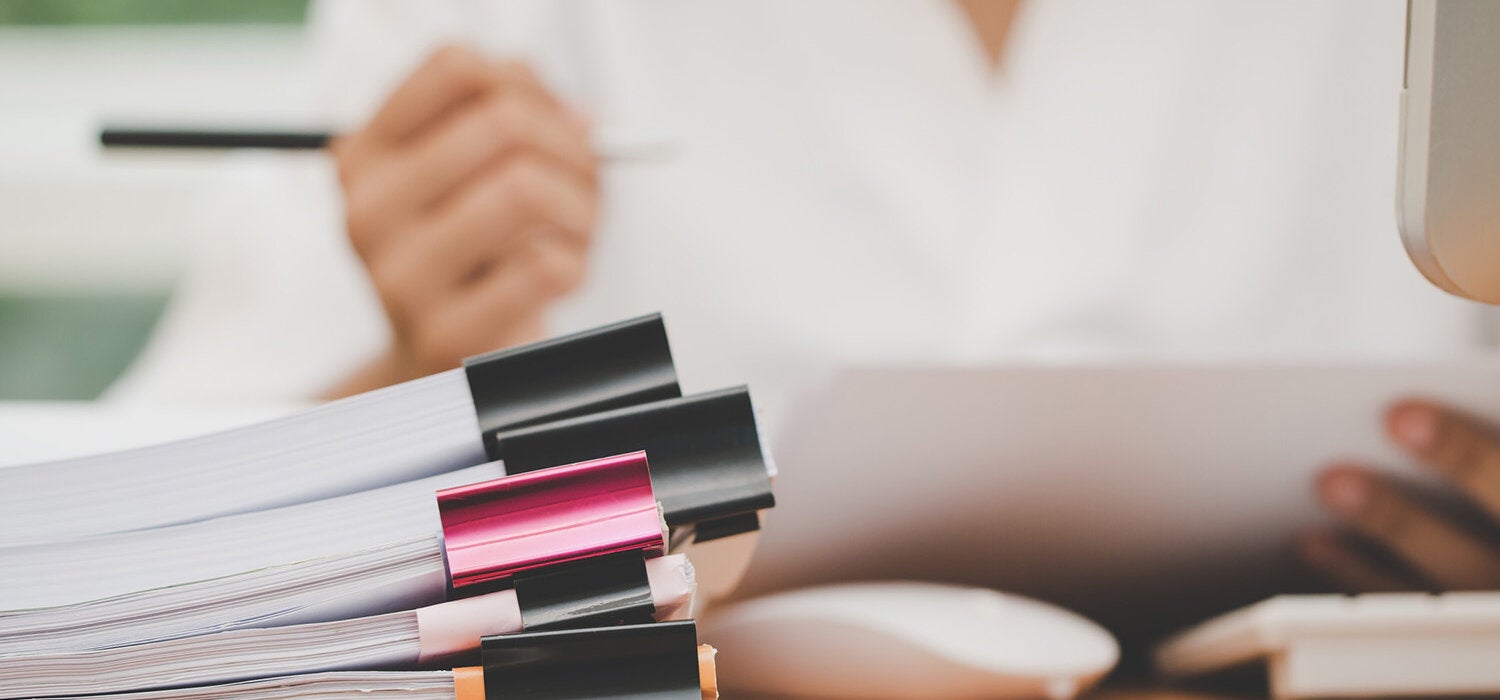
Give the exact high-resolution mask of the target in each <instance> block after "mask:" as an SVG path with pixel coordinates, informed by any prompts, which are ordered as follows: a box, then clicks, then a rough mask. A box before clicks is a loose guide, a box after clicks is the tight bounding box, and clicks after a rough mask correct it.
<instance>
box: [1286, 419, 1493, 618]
mask: <svg viewBox="0 0 1500 700" xmlns="http://www.w3.org/2000/svg"><path fill="white" fill-rule="evenodd" d="M1385 428H1386V433H1387V434H1388V435H1389V437H1390V439H1391V440H1392V441H1393V442H1394V443H1395V444H1396V445H1397V446H1399V447H1400V448H1401V449H1402V450H1404V451H1405V452H1407V453H1408V454H1410V455H1411V456H1412V458H1413V459H1415V460H1416V461H1417V462H1419V463H1421V464H1422V465H1423V466H1425V467H1428V468H1430V469H1432V470H1434V471H1436V472H1437V473H1438V474H1440V475H1441V476H1442V477H1443V478H1444V479H1446V480H1447V481H1448V482H1449V483H1451V484H1453V485H1454V486H1455V487H1456V488H1457V489H1458V490H1459V492H1460V493H1461V494H1462V495H1463V496H1464V497H1465V498H1467V499H1468V500H1469V501H1471V502H1473V504H1474V505H1475V506H1477V507H1478V508H1479V509H1480V510H1482V511H1483V512H1484V514H1485V515H1486V516H1487V517H1488V518H1489V519H1490V520H1491V521H1493V522H1495V523H1500V440H1497V439H1496V436H1495V432H1494V430H1493V429H1492V427H1491V426H1488V425H1485V424H1483V423H1481V422H1479V421H1477V420H1474V419H1473V418H1470V417H1468V416H1465V415H1462V414H1460V413H1458V412H1456V411H1454V410H1451V409H1448V408H1445V407H1443V406H1440V405H1437V404H1434V403H1430V402H1425V401H1404V402H1402V403H1399V404H1397V405H1395V406H1393V407H1392V408H1391V409H1390V411H1388V412H1387V414H1386V421H1385ZM1317 493H1318V498H1319V500H1320V501H1322V503H1323V504H1324V506H1325V507H1327V508H1328V510H1329V511H1331V512H1332V513H1333V514H1334V515H1335V516H1337V517H1338V518H1339V519H1340V520H1341V521H1343V522H1344V523H1345V524H1347V526H1348V527H1349V529H1350V530H1352V531H1353V533H1355V535H1356V536H1357V537H1359V538H1362V539H1364V540H1366V541H1367V542H1368V543H1373V544H1374V545H1376V546H1378V547H1379V548H1381V549H1383V550H1385V551H1386V552H1388V553H1389V554H1391V555H1394V556H1393V559H1394V562H1389V561H1383V559H1386V558H1383V557H1374V556H1369V555H1368V554H1367V553H1365V552H1364V551H1362V549H1367V548H1361V547H1359V546H1354V545H1353V543H1351V542H1349V541H1348V540H1347V539H1346V538H1342V537H1339V536H1337V535H1334V534H1332V533H1314V534H1312V535H1309V536H1308V537H1307V538H1305V539H1304V541H1303V542H1302V554H1303V558H1304V559H1306V560H1307V561H1308V563H1310V564H1312V565H1313V566H1314V567H1315V568H1317V569H1318V570H1319V571H1321V572H1323V573H1324V574H1326V575H1327V576H1328V577H1329V578H1330V579H1332V580H1333V581H1335V582H1337V583H1339V584H1340V585H1342V586H1344V587H1345V588H1346V589H1349V590H1351V591H1379V590H1415V589H1423V590H1482V589H1493V588H1500V548H1497V545H1500V542H1496V541H1495V540H1494V539H1493V538H1492V537H1489V536H1486V535H1482V534H1479V533H1478V532H1475V531H1473V530H1471V529H1469V528H1465V527H1462V526H1460V525H1459V524H1457V523H1456V522H1455V521H1454V520H1453V519H1452V518H1450V517H1447V516H1445V515H1444V514H1443V513H1441V512H1438V511H1436V510H1433V509H1432V507H1431V506H1429V505H1427V504H1424V503H1423V502H1420V501H1418V500H1417V499H1415V498H1413V497H1412V496H1411V495H1410V494H1409V493H1407V492H1406V491H1404V490H1403V489H1401V488H1400V487H1399V486H1397V485H1396V484H1395V483H1394V482H1392V481H1391V480H1390V479H1389V478H1387V477H1384V476H1382V475H1381V474H1379V473H1377V472H1375V471H1374V470H1371V469H1369V468H1367V467H1364V466H1360V465H1338V466H1333V467H1330V468H1328V469H1327V470H1325V471H1324V473H1323V474H1322V475H1321V476H1320V477H1319V479H1318V482H1317ZM1497 531H1500V530H1497Z"/></svg>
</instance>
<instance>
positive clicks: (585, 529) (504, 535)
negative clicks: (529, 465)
mask: <svg viewBox="0 0 1500 700" xmlns="http://www.w3.org/2000/svg"><path fill="white" fill-rule="evenodd" d="M437 502H438V512H439V515H440V516H441V519H442V523H443V539H444V550H445V553H446V555H447V559H448V572H449V576H450V580H451V581H452V584H453V590H454V591H455V592H459V591H463V589H465V588H470V587H473V586H477V585H480V584H487V586H497V585H505V584H506V583H508V582H509V581H510V579H512V578H513V577H514V576H515V575H516V574H519V573H523V572H527V571H532V570H536V569H540V568H543V567H550V566H554V565H558V564H566V563H569V562H577V561H582V560H585V559H590V558H593V557H598V556H602V555H606V554H616V553H621V552H632V551H639V552H641V553H642V555H643V556H655V555H659V554H661V553H662V552H663V550H664V548H665V536H664V525H663V522H662V517H661V514H660V511H659V510H658V508H657V504H656V495H655V493H654V492H653V491H652V489H651V473H650V471H649V469H648V468H647V462H646V453H645V452H632V453H630V454H624V455H617V456H614V457H605V458H603V459H595V460H590V461H587V462H579V463H577V464H569V465H565V466H560V467H551V468H548V469H541V470H538V471H534V472H525V473H522V474H514V475H511V476H506V477H502V478H499V479H495V480H493V481H487V482H484V483H479V484H470V485H468V486H459V487H455V488H451V489H444V490H442V491H439V492H438V493H437Z"/></svg>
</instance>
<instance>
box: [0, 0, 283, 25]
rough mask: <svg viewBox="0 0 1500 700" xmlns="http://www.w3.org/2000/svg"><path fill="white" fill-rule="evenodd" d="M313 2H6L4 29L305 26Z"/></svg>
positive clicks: (2, 2)
mask: <svg viewBox="0 0 1500 700" xmlns="http://www.w3.org/2000/svg"><path fill="white" fill-rule="evenodd" d="M307 2H308V0H0V25H32V26H67V25H130V24H300V23H301V22H302V21H303V19H304V18H305V17H306V16H307Z"/></svg>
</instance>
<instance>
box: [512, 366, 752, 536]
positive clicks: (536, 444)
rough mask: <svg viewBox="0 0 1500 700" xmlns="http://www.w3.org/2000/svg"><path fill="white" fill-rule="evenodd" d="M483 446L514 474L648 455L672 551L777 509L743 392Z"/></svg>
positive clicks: (568, 422) (600, 416)
mask: <svg viewBox="0 0 1500 700" xmlns="http://www.w3.org/2000/svg"><path fill="white" fill-rule="evenodd" d="M485 449H486V451H487V452H488V455H489V458H490V459H499V460H504V461H505V470H506V472H507V473H511V474H516V473H520V472H526V471H531V470H535V469H542V468H544V467H548V466H551V465H553V464H565V463H568V462H577V461H580V460H585V459H591V458H595V457H601V456H605V455H612V454H619V453H622V452H631V451H635V450H645V451H646V453H647V454H649V455H650V456H651V482H652V485H653V487H654V488H655V490H656V498H657V500H658V501H661V504H662V508H663V510H664V511H665V514H666V519H667V525H669V526H670V527H671V528H672V544H673V547H671V549H676V545H679V544H683V543H684V541H685V540H686V538H687V537H691V538H692V540H693V541H696V542H706V541H709V540H713V539H718V538H722V537H729V536H731V535H737V534H740V533H744V532H752V531H755V530H758V529H759V528H760V516H759V511H761V510H763V509H766V508H770V507H772V506H774V505H775V504H776V499H775V497H774V496H773V495H772V493H771V479H770V474H769V470H768V468H767V464H768V463H769V457H768V456H767V455H766V453H765V449H764V446H763V444H762V442H761V437H760V431H759V428H758V427H757V425H756V419H755V409H754V407H753V405H752V404H751V402H750V392H749V390H747V389H746V388H745V387H739V388H735V389H724V390H721V391H715V392H709V393H706V394H697V395H694V396H686V397H682V398H676V399H668V400H664V401H656V402H652V403H647V404H640V405H636V406H628V407H625V408H619V409H615V410H612V411H605V412H602V413H595V414H591V415H586V416H578V417H575V418H568V419H565V420H560V421H555V422H551V423H544V424H541V425H534V426H530V427H525V428H518V429H512V430H505V431H499V432H493V433H488V434H486V435H485ZM684 533H686V534H684Z"/></svg>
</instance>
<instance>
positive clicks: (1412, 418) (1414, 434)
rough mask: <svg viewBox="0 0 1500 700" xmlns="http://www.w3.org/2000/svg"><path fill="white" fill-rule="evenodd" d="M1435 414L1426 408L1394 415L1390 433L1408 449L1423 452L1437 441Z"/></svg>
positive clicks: (1407, 410) (1406, 410)
mask: <svg viewBox="0 0 1500 700" xmlns="http://www.w3.org/2000/svg"><path fill="white" fill-rule="evenodd" d="M1437 428H1438V417H1437V413H1436V412H1434V411H1432V410H1431V409H1427V408H1408V409H1405V410H1403V411H1401V412H1399V413H1397V414H1396V417H1395V420H1394V421H1392V425H1391V433H1392V434H1393V435H1394V436H1395V438H1396V441H1397V442H1400V443H1401V444H1402V445H1405V446H1406V447H1407V448H1408V449H1412V450H1417V451H1423V450H1426V449H1427V448H1429V447H1432V444H1433V442H1434V441H1435V440H1436V439H1437Z"/></svg>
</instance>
